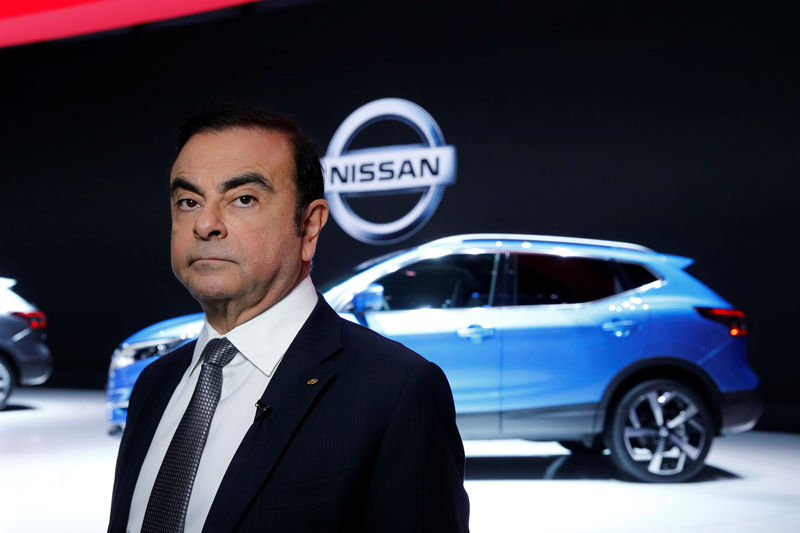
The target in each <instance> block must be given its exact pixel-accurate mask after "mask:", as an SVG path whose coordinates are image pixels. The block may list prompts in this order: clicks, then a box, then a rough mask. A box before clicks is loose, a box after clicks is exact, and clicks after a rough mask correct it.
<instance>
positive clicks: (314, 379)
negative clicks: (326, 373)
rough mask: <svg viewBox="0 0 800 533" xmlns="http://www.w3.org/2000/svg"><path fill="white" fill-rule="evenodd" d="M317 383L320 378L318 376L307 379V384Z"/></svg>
mask: <svg viewBox="0 0 800 533" xmlns="http://www.w3.org/2000/svg"><path fill="white" fill-rule="evenodd" d="M317 383H319V380H318V379H317V378H311V379H309V380H308V381H306V385H316V384H317Z"/></svg>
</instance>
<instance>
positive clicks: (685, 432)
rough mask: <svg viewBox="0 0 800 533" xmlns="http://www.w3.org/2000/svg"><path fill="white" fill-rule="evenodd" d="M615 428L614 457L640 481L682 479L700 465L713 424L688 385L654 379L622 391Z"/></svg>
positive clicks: (615, 417)
mask: <svg viewBox="0 0 800 533" xmlns="http://www.w3.org/2000/svg"><path fill="white" fill-rule="evenodd" d="M611 432H612V433H611V435H610V438H609V439H608V441H609V447H610V448H611V451H612V457H613V458H614V460H615V462H616V463H617V465H618V466H620V467H621V468H622V470H623V471H625V472H626V473H628V474H630V475H632V476H633V477H635V478H636V479H639V480H642V481H684V480H686V479H689V478H690V477H692V476H694V475H695V474H697V472H699V471H700V469H702V467H703V462H704V460H705V457H706V455H707V454H708V451H709V448H710V445H711V440H712V438H713V435H714V426H713V422H712V420H711V416H710V414H709V412H708V409H707V407H706V406H705V404H704V402H703V401H702V400H701V399H700V397H699V396H698V395H696V394H695V393H694V392H693V391H692V390H691V389H690V388H689V387H687V386H686V385H684V384H682V383H680V382H677V381H672V380H652V381H647V382H645V383H642V384H641V385H639V386H637V387H635V388H633V389H632V390H631V391H630V392H628V394H626V395H625V396H624V397H623V399H622V400H621V401H620V403H619V404H618V406H617V408H616V410H615V414H614V421H613V425H612V429H611Z"/></svg>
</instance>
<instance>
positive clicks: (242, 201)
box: [233, 194, 256, 207]
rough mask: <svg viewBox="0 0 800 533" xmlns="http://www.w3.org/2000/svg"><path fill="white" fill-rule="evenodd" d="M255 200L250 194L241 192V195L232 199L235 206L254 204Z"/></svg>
mask: <svg viewBox="0 0 800 533" xmlns="http://www.w3.org/2000/svg"><path fill="white" fill-rule="evenodd" d="M255 202H256V197H255V196H253V195H251V194H243V195H241V196H238V197H236V199H235V200H234V201H233V203H234V205H236V206H237V207H250V206H251V205H254V204H255Z"/></svg>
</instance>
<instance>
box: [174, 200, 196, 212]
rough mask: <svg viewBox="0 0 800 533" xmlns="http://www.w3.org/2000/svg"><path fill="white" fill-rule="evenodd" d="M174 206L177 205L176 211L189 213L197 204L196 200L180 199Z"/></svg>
mask: <svg viewBox="0 0 800 533" xmlns="http://www.w3.org/2000/svg"><path fill="white" fill-rule="evenodd" d="M175 205H177V206H178V209H180V210H181V211H191V210H192V209H194V208H195V207H197V206H198V205H199V204H198V203H197V200H193V199H192V198H181V199H180V200H178V201H177V202H176V203H175Z"/></svg>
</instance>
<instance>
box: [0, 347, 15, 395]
mask: <svg viewBox="0 0 800 533" xmlns="http://www.w3.org/2000/svg"><path fill="white" fill-rule="evenodd" d="M0 359H2V360H3V362H4V363H5V364H6V366H7V367H8V368H9V369H10V371H11V379H12V380H13V383H12V384H13V385H18V384H19V368H17V362H16V361H15V360H14V357H13V356H12V355H11V352H10V351H9V350H8V349H7V348H6V347H5V346H4V345H3V344H2V343H0Z"/></svg>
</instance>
